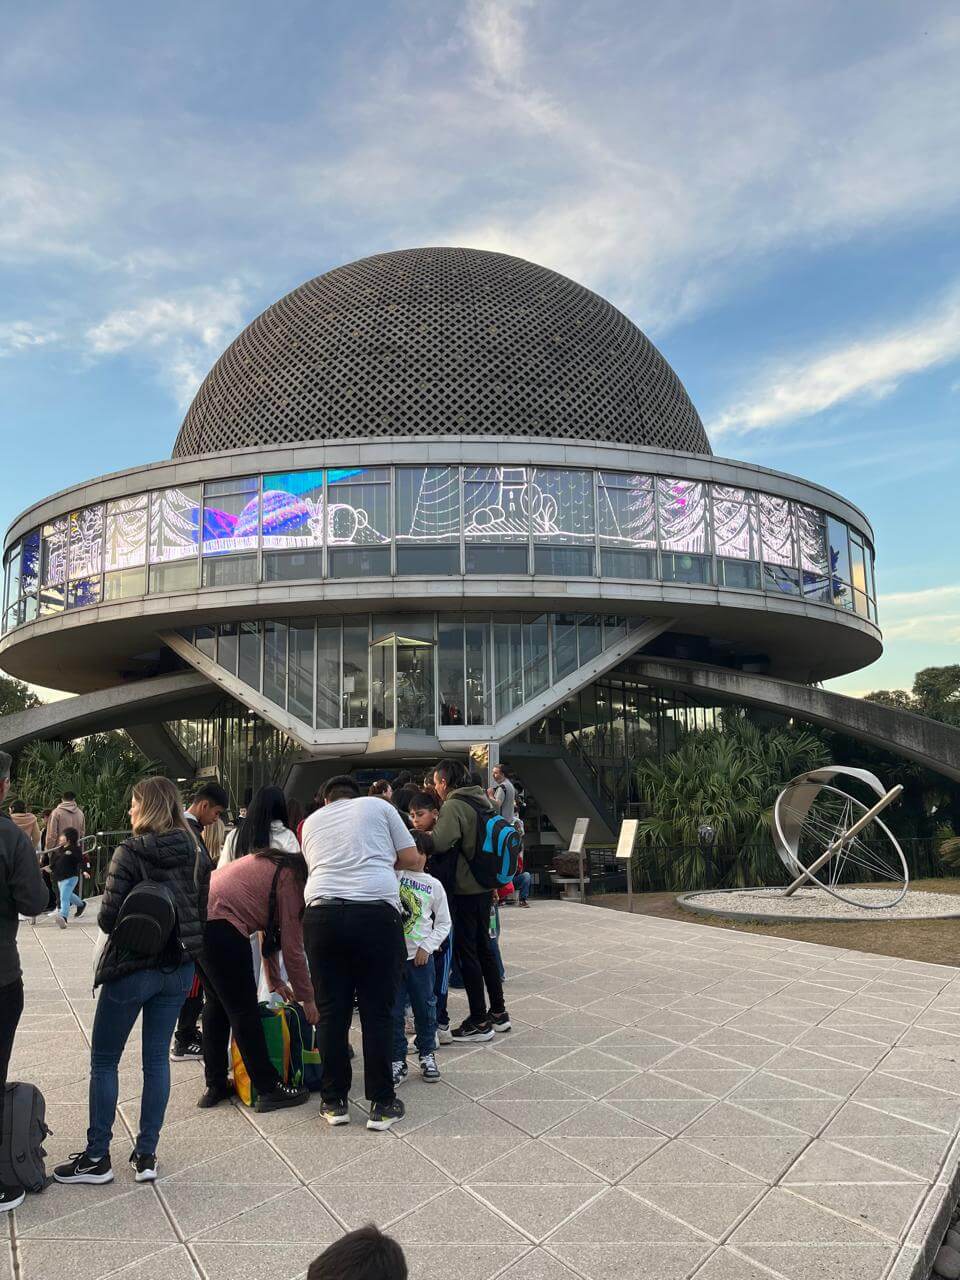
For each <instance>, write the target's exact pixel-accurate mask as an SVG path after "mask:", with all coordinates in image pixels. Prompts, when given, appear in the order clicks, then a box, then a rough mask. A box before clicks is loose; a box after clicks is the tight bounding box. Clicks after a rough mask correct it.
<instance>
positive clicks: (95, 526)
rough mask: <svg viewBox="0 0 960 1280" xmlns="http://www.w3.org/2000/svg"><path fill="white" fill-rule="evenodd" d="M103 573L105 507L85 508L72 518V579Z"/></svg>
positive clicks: (72, 515)
mask: <svg viewBox="0 0 960 1280" xmlns="http://www.w3.org/2000/svg"><path fill="white" fill-rule="evenodd" d="M102 571H103V507H84V509H83V510H82V511H74V512H72V513H71V516H70V577H71V578H90V577H92V576H93V575H94V574H98V573H102Z"/></svg>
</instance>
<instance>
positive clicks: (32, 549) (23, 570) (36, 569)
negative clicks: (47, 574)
mask: <svg viewBox="0 0 960 1280" xmlns="http://www.w3.org/2000/svg"><path fill="white" fill-rule="evenodd" d="M39 579H40V531H39V530H36V531H35V532H33V533H28V534H27V536H26V537H25V538H24V540H23V551H22V553H21V558H20V590H21V592H22V593H23V594H24V595H31V594H33V592H35V591H36V589H37V584H38V582H39Z"/></svg>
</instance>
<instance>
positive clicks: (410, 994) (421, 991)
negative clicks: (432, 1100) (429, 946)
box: [393, 956, 437, 1062]
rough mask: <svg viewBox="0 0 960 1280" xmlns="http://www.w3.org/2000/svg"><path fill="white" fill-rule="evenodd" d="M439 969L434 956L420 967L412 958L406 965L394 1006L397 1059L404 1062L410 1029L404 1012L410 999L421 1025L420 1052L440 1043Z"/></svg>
mask: <svg viewBox="0 0 960 1280" xmlns="http://www.w3.org/2000/svg"><path fill="white" fill-rule="evenodd" d="M435 981H436V970H435V969H434V965H433V957H432V956H431V958H430V959H429V960H428V961H427V963H426V964H423V965H420V966H419V967H418V966H417V965H415V964H414V963H413V961H412V960H408V961H407V962H406V964H405V965H404V966H403V977H402V978H401V979H400V990H399V991H398V992H397V999H396V1002H395V1004H394V1006H393V1060H394V1062H403V1060H404V1058H406V1056H407V1033H406V1031H405V1030H404V1026H403V1024H404V1013H405V1011H406V1007H407V1002H408V1001H409V1003H410V1005H411V1007H412V1008H413V1021H414V1025H415V1026H416V1029H417V1036H416V1042H417V1053H419V1055H420V1057H421V1058H422V1057H423V1055H424V1054H425V1053H433V1051H434V1049H435V1048H436V1047H437V997H436V996H435V995H434V990H433V988H434V983H435Z"/></svg>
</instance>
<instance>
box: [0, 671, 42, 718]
mask: <svg viewBox="0 0 960 1280" xmlns="http://www.w3.org/2000/svg"><path fill="white" fill-rule="evenodd" d="M39 706H40V699H39V698H38V697H37V695H36V694H35V693H34V692H33V690H32V689H31V688H30V687H29V685H25V684H24V683H23V681H22V680H14V679H13V678H12V677H11V676H5V675H0V716H12V715H16V713H17V712H18V711H29V710H30V709H31V708H32V707H39Z"/></svg>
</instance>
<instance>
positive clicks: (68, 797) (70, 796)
mask: <svg viewBox="0 0 960 1280" xmlns="http://www.w3.org/2000/svg"><path fill="white" fill-rule="evenodd" d="M76 798H77V793H76V792H75V791H65V792H64V793H63V795H62V796H61V797H60V799H61V800H62V801H64V802H65V803H67V804H69V803H72V802H73V801H75V800H76Z"/></svg>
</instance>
